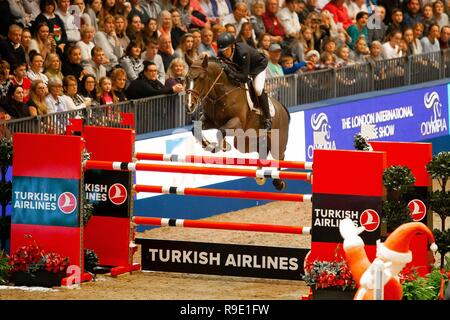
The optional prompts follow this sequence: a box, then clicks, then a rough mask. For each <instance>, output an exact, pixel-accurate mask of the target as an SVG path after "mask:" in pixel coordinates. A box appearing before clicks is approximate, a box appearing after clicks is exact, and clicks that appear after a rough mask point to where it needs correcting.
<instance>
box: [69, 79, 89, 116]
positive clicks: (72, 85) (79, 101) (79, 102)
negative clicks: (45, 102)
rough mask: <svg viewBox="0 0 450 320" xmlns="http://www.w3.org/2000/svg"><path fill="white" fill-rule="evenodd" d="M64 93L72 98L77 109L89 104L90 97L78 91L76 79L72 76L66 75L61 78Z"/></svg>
mask: <svg viewBox="0 0 450 320" xmlns="http://www.w3.org/2000/svg"><path fill="white" fill-rule="evenodd" d="M63 89H64V93H65V94H66V95H67V96H68V97H69V98H71V99H72V101H73V103H74V105H75V107H76V108H77V109H83V108H86V107H90V106H91V99H90V98H85V97H83V96H82V95H81V94H79V93H78V81H77V78H75V77H74V76H66V77H64V80H63Z"/></svg>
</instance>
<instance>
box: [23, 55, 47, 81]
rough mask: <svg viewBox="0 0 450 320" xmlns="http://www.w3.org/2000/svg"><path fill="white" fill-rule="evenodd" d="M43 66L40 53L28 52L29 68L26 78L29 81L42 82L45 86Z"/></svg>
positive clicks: (45, 79) (45, 77)
mask: <svg viewBox="0 0 450 320" xmlns="http://www.w3.org/2000/svg"><path fill="white" fill-rule="evenodd" d="M43 64H44V58H43V57H42V55H41V54H40V53H37V52H35V51H32V52H30V68H29V69H28V71H27V77H28V79H30V80H31V81H34V80H42V81H44V83H45V84H46V85H47V83H48V77H47V76H46V75H45V74H44V73H42V66H43Z"/></svg>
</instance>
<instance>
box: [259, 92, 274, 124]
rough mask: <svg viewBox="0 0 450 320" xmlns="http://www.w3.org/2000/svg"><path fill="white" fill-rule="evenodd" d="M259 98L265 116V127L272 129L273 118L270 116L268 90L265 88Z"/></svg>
mask: <svg viewBox="0 0 450 320" xmlns="http://www.w3.org/2000/svg"><path fill="white" fill-rule="evenodd" d="M258 99H259V105H260V107H261V111H262V113H263V116H264V120H263V129H266V130H270V129H272V118H271V117H270V109H269V97H268V96H267V93H266V91H264V90H263V92H262V94H261V95H260V96H259V97H258Z"/></svg>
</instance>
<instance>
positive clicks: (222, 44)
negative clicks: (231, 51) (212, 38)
mask: <svg viewBox="0 0 450 320" xmlns="http://www.w3.org/2000/svg"><path fill="white" fill-rule="evenodd" d="M235 42H236V39H235V38H234V36H233V35H232V34H231V33H228V32H223V33H221V34H220V35H219V37H218V38H217V48H218V50H219V51H224V50H226V49H227V48H228V47H229V46H231V45H232V44H234V43H235Z"/></svg>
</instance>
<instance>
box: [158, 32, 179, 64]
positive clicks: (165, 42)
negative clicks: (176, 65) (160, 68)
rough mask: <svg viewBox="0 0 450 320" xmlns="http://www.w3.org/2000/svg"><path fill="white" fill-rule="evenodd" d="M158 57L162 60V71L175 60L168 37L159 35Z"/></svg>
mask: <svg viewBox="0 0 450 320" xmlns="http://www.w3.org/2000/svg"><path fill="white" fill-rule="evenodd" d="M159 55H160V56H161V58H162V60H163V63H164V70H167V68H169V64H170V63H171V62H172V60H173V59H174V58H175V57H174V50H173V48H172V40H171V39H170V35H161V37H160V38H159Z"/></svg>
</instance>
